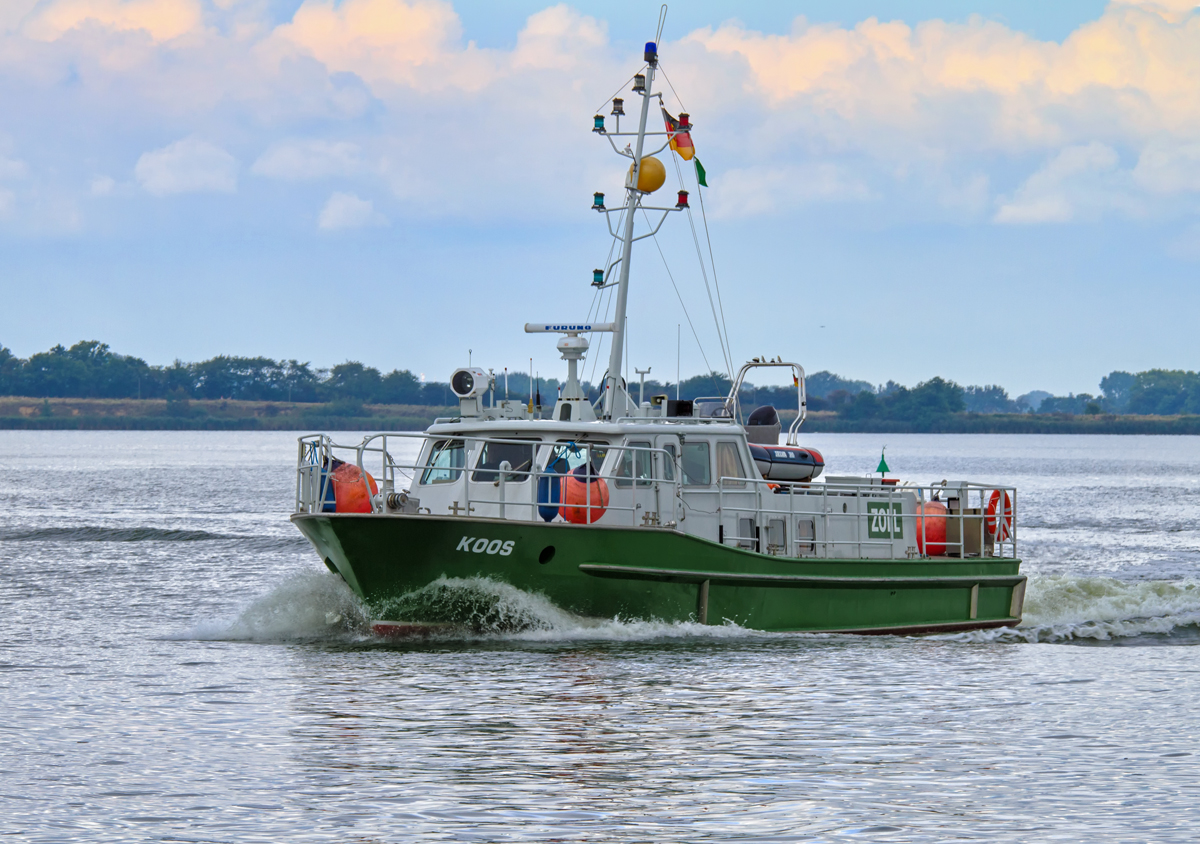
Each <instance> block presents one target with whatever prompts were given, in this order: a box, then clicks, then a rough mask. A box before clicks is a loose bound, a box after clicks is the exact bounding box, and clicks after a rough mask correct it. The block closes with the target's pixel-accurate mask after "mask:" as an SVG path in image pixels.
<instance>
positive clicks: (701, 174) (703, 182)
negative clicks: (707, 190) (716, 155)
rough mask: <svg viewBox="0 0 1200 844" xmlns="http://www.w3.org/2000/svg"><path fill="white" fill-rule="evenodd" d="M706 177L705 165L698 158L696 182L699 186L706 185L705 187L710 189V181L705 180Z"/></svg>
mask: <svg viewBox="0 0 1200 844" xmlns="http://www.w3.org/2000/svg"><path fill="white" fill-rule="evenodd" d="M704 176H705V173H704V165H703V164H701V163H700V159H699V158H697V159H696V181H697V182H698V183H699V184H701V185H704V187H708V181H707V180H706V179H705V178H704Z"/></svg>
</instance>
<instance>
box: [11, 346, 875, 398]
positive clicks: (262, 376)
mask: <svg viewBox="0 0 1200 844" xmlns="http://www.w3.org/2000/svg"><path fill="white" fill-rule="evenodd" d="M495 378H496V398H497V399H503V398H506V397H507V398H520V399H524V398H527V397H528V396H529V395H530V391H529V387H530V378H529V374H528V373H522V372H510V373H508V374H505V373H504V371H503V370H501V371H499V372H496V373H495ZM808 384H809V391H810V393H820V394H821V395H824V394H825V393H830V392H835V391H837V390H842V391H848V390H854V391H856V392H857V391H859V390H863V389H866V390H869V389H871V385H870V384H868V383H866V382H865V381H848V380H845V379H843V378H839V377H838V376H836V375H832V374H830V373H828V372H818V373H816V374H815V375H813V376H811V377H810V378H809V379H808ZM534 387H535V393H539V392H540V394H541V397H542V401H543V402H544V403H546V404H553V403H554V400H555V398H556V397H557V395H558V387H559V382H558V380H557V379H554V378H539V379H536V383H535V384H534ZM583 387H584V390H585V391H586V392H587V393H588V394H589V395H590V396H591V397H592V398H593V399H594V398H595V397H596V396H597V395H598V392H597V389H596V388H595V387H594V386H593V385H592V384H591V383H589V382H586V381H585V382H584V383H583ZM729 387H730V381H729V378H728V377H727V376H725V375H722V374H719V373H712V374H710V375H697V376H696V377H694V378H688V379H686V380H685V381H683V382H682V383H681V384H680V385H679V390H678V394H679V397H680V398H685V399H694V398H697V397H700V396H716V395H721V396H723V395H727V394H728V393H729ZM639 389H640V384H639V382H637V381H634V382H633V384H631V385H630V390H631V392H633V393H634V394H635V395H636V394H637V392H638V390H639ZM645 391H646V397H647V399H649V398H650V397H652V396H655V395H660V394H667V395H669V396H670V397H671V398H674V397H675V395H676V385H675V384H674V383H673V382H660V381H656V380H652V381H647V382H646V384H645ZM745 394H746V396H747V399H748V400H753V399H754V398H755V396H757V399H758V400H759V403H762V404H771V403H774V404H776V405H777V406H779V407H790V406H792V405H794V404H795V403H796V392H795V389H794V388H791V387H786V388H785V387H779V388H770V387H766V388H763V387H759V388H756V387H754V386H753V385H752V384H747V385H746V391H745ZM0 395H4V396H30V397H34V398H97V399H175V400H182V399H234V400H244V401H286V402H343V403H344V402H352V403H353V402H357V403H367V404H391V405H425V406H435V407H447V406H450V405H453V404H455V403H456V401H457V400H456V399H455V396H454V393H452V392H451V391H450V385H449V383H447V382H443V381H430V382H425V383H422V382H421V380H420V378H418V377H417V376H416V375H414V374H413V373H412V372H411V371H409V370H407V369H394V370H392V371H391V372H389V373H387V374H386V375H385V374H383V373H382V372H380V371H379V370H378V369H376V368H374V367H371V366H364V365H363V364H361V363H358V362H357V361H347V362H346V363H341V364H338V365H337V366H335V367H332V368H331V369H320V368H314V367H313V366H312V364H310V363H308V362H307V361H306V362H300V361H297V360H273V359H271V358H265V357H255V358H245V357H231V356H228V355H219V356H217V357H215V358H211V359H209V360H205V361H201V362H199V363H184V362H182V361H178V360H177V361H175V362H174V363H173V364H171V365H170V366H151V365H150V364H148V363H146V361H144V360H142V359H141V358H138V357H133V356H132V355H122V354H118V353H116V352H114V351H112V349H110V348H109V346H108V344H107V343H101V342H99V341H96V340H85V341H81V342H79V343H76V344H75V345H73V346H71V347H70V348H65V347H63V346H61V345H59V346H55V347H54V348H53V349H50V350H49V351H46V352H39V353H38V354H35V355H31V356H30V357H29V358H28V359H23V358H18V357H16V356H15V355H13V353H12V352H11V351H10V350H9V349H7V348H5V347H4V346H0Z"/></svg>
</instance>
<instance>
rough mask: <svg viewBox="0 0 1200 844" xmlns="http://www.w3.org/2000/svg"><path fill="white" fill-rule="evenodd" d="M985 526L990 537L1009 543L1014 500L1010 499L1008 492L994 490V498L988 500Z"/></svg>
mask: <svg viewBox="0 0 1200 844" xmlns="http://www.w3.org/2000/svg"><path fill="white" fill-rule="evenodd" d="M1001 495H1003V498H1001ZM1001 501H1003V504H1002V503H1001ZM997 511H999V512H997ZM984 525H985V527H986V528H987V532H988V536H994V537H996V539H997V540H999V541H1000V542H1007V541H1008V539H1009V538H1010V537H1011V536H1012V526H1013V506H1012V499H1011V498H1009V497H1008V493H1007V492H1004V493H1001V491H1000V490H998V489H994V490H992V496H991V498H989V499H988V506H987V518H986V519H985V520H984Z"/></svg>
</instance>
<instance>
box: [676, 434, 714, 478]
mask: <svg viewBox="0 0 1200 844" xmlns="http://www.w3.org/2000/svg"><path fill="white" fill-rule="evenodd" d="M679 462H680V464H681V466H682V468H683V482H684V483H685V484H687V485H688V486H708V485H709V484H711V483H712V464H711V463H710V462H709V450H708V443H684V444H683V450H682V451H681V452H680V460H679Z"/></svg>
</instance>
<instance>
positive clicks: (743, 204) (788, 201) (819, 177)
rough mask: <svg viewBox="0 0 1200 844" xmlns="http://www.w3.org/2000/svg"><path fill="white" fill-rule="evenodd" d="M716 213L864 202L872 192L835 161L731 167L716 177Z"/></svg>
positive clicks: (747, 214) (742, 214)
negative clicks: (717, 180) (790, 165)
mask: <svg viewBox="0 0 1200 844" xmlns="http://www.w3.org/2000/svg"><path fill="white" fill-rule="evenodd" d="M712 194H713V205H714V208H713V214H714V216H716V217H725V218H728V217H751V216H758V215H760V214H772V213H777V212H780V211H785V210H792V209H795V208H797V207H799V206H801V205H808V204H812V203H815V202H861V201H863V200H867V199H871V198H872V193H871V190H870V189H869V188H868V187H867V185H866V184H865V183H864V182H863V181H862V179H861V177H860V176H859V175H857V174H855V173H854V172H853V171H852V170H850V169H849V168H846V167H843V166H841V165H839V164H836V163H832V162H819V161H818V162H811V163H809V164H805V165H802V166H794V167H748V168H742V169H735V170H729V171H726V172H724V173H723V174H722V175H721V180H720V181H719V182H716V181H715V180H714V187H713V188H712Z"/></svg>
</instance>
